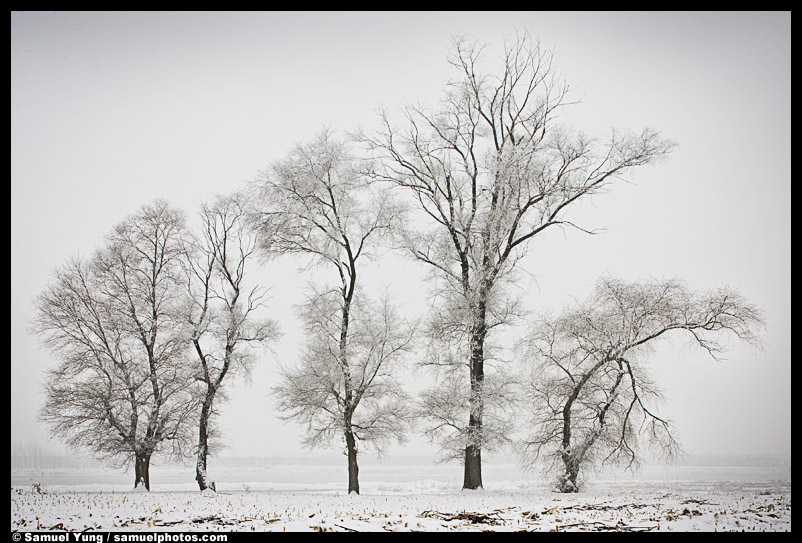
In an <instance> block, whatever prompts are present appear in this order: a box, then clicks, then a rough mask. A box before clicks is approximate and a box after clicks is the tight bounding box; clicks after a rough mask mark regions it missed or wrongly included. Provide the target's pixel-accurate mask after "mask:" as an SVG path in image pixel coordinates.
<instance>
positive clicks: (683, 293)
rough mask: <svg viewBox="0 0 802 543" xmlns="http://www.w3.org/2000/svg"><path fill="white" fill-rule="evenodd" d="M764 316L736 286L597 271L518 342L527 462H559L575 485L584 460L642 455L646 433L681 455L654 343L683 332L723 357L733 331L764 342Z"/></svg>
mask: <svg viewBox="0 0 802 543" xmlns="http://www.w3.org/2000/svg"><path fill="white" fill-rule="evenodd" d="M762 323H763V317H762V315H761V312H760V311H759V310H758V309H757V308H756V307H754V306H753V305H751V304H750V303H748V302H747V301H746V300H744V298H743V297H742V296H741V295H740V294H739V293H738V292H736V291H735V290H733V289H730V288H721V289H718V290H713V291H710V292H701V293H695V292H692V291H690V290H689V289H688V288H687V287H685V286H684V285H683V284H682V283H681V282H679V281H677V280H661V281H658V280H651V281H637V282H625V281H621V280H616V279H612V278H606V279H602V280H600V281H599V283H598V285H597V288H596V290H595V292H594V293H593V295H592V296H591V297H590V298H589V299H588V300H587V301H585V302H584V303H577V304H575V305H574V306H571V307H568V308H566V309H565V310H564V311H563V313H562V314H561V315H559V316H558V317H554V318H552V317H546V318H543V319H542V320H540V321H539V322H536V323H535V324H534V325H533V327H532V329H531V331H530V333H529V334H528V336H527V337H526V338H525V339H524V340H523V341H522V342H521V344H520V346H519V357H520V359H521V361H522V363H523V364H524V365H525V366H527V367H528V369H529V371H530V378H529V380H528V386H527V389H526V400H527V402H528V406H529V416H530V417H531V420H530V422H531V426H530V432H529V435H528V437H526V439H525V442H524V447H525V449H524V450H525V454H526V460H527V463H528V464H533V463H534V462H535V461H536V460H537V459H540V458H543V459H547V460H550V463H549V465H550V466H555V465H556V466H560V465H561V467H560V468H559V471H560V475H559V477H558V480H557V488H558V490H560V491H561V492H576V491H577V490H578V488H579V487H578V482H577V477H578V476H579V472H580V469H581V468H582V466H587V465H591V464H593V463H596V462H601V463H606V462H610V463H623V464H624V465H626V466H627V467H631V466H633V464H635V463H637V460H638V455H639V454H640V452H639V451H640V448H641V442H640V438H642V437H643V438H646V442H647V443H648V444H649V445H650V446H652V447H653V448H654V449H655V450H656V451H657V452H659V453H661V454H663V455H666V456H669V457H670V456H673V455H676V454H677V453H678V452H679V451H680V450H681V449H680V446H679V443H678V442H677V440H676V439H675V437H674V434H673V432H672V425H671V423H670V421H669V420H668V419H667V418H664V417H662V416H660V415H658V414H657V413H656V411H655V406H654V401H655V400H656V399H659V398H660V389H659V386H658V383H655V382H653V380H652V379H651V378H650V376H649V372H648V365H647V361H648V359H649V353H650V352H652V350H653V348H654V347H655V346H656V344H657V343H658V341H659V340H660V339H661V338H665V337H667V336H670V335H685V336H687V337H688V338H689V339H690V340H691V341H692V342H695V343H696V344H697V345H699V346H700V347H701V348H703V349H704V350H705V351H706V352H707V353H709V354H710V355H711V356H712V357H714V358H718V357H719V356H720V355H721V354H722V353H723V352H724V351H725V350H726V344H725V343H724V342H723V340H726V339H727V336H731V337H735V338H739V339H740V340H742V341H745V342H747V343H749V344H752V345H760V340H759V338H758V336H757V334H756V330H758V329H759V328H760V326H762Z"/></svg>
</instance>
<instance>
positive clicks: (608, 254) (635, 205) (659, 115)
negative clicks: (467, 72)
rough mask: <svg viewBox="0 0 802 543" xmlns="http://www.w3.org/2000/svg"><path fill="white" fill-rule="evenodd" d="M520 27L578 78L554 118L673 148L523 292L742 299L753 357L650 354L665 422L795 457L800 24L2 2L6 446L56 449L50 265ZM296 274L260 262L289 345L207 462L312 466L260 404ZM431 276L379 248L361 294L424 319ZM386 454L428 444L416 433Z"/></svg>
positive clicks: (731, 16) (429, 91) (407, 91)
mask: <svg viewBox="0 0 802 543" xmlns="http://www.w3.org/2000/svg"><path fill="white" fill-rule="evenodd" d="M518 28H526V29H529V30H530V31H531V33H532V34H533V35H534V36H537V37H539V39H540V41H541V45H542V46H543V47H544V48H548V49H552V50H553V51H554V65H555V68H556V69H557V70H558V71H559V72H560V73H561V74H562V75H563V76H564V78H565V80H566V81H567V83H568V84H569V85H570V86H571V88H572V95H571V97H572V99H575V100H576V101H577V104H576V105H575V106H572V107H571V108H568V109H567V110H565V113H564V114H563V116H562V117H561V121H564V122H566V123H569V124H570V125H572V126H574V127H575V128H577V129H581V130H583V131H585V132H587V133H588V134H591V135H594V136H599V137H605V136H607V135H608V134H609V130H610V127H611V126H616V127H620V128H624V129H640V128H642V127H644V126H650V127H654V128H656V129H658V130H660V131H661V132H662V134H663V135H664V136H665V137H666V138H668V139H670V140H673V141H675V142H677V144H678V149H677V150H676V151H675V152H674V153H672V154H671V156H670V157H669V159H668V160H667V161H666V162H664V163H661V164H659V165H657V166H651V167H647V168H644V169H641V170H638V171H636V172H634V175H633V176H632V179H631V183H628V184H619V185H618V186H616V187H615V188H614V189H613V190H612V191H610V192H609V193H608V194H605V195H603V196H600V197H596V198H594V199H593V200H592V201H589V202H587V203H585V204H583V205H582V206H580V208H578V209H576V210H574V212H573V214H572V217H574V218H576V220H577V222H581V224H582V225H583V226H585V227H587V228H589V229H602V230H603V233H601V234H599V235H593V236H589V235H586V234H583V233H581V232H579V231H575V230H563V231H557V230H555V231H554V232H551V233H549V234H547V235H546V236H543V237H541V238H539V239H538V240H537V242H536V243H534V244H533V245H532V246H531V247H530V248H529V251H528V256H527V258H526V259H525V260H524V261H523V262H522V264H521V267H522V269H523V270H525V272H526V273H525V274H524V275H523V278H522V280H521V281H520V283H519V285H518V289H519V295H520V297H521V299H522V300H523V301H524V302H525V303H526V305H527V306H528V307H530V308H531V309H532V310H534V311H541V310H554V311H557V310H559V309H560V308H561V307H562V306H563V305H564V304H565V303H566V302H567V301H569V300H573V299H574V298H578V299H583V298H584V297H585V296H586V295H587V294H588V293H589V292H590V290H591V288H592V286H593V283H594V281H595V279H596V278H597V277H598V276H599V275H601V274H605V273H607V274H612V275H617V276H621V277H623V278H626V279H638V278H646V277H650V276H651V277H678V278H681V279H682V280H684V281H685V282H687V284H688V285H689V286H691V287H692V288H700V289H702V288H713V287H718V286H722V285H729V286H732V287H735V288H737V289H739V290H740V291H741V292H742V294H743V295H744V296H745V297H746V298H747V299H749V300H750V301H752V302H753V303H755V304H757V305H758V306H759V307H760V308H761V309H762V310H763V311H764V312H765V314H766V316H767V328H766V330H765V331H764V336H763V339H764V341H765V344H766V348H765V350H763V351H757V350H755V349H752V348H749V347H744V346H740V345H737V344H734V345H733V348H732V349H731V350H730V351H729V353H728V354H727V356H726V360H725V361H721V362H716V361H714V360H712V359H711V358H710V357H709V356H708V355H706V354H705V353H704V352H701V350H700V349H698V348H691V347H688V345H687V344H686V343H684V342H681V341H670V342H666V343H664V344H663V345H662V346H661V348H660V349H659V350H658V351H657V352H655V355H654V357H653V360H652V364H651V367H652V369H653V372H654V376H655V378H656V379H657V380H658V382H659V383H661V384H662V387H663V390H664V392H665V395H666V399H665V402H664V403H663V404H662V405H661V406H660V412H661V413H663V414H665V415H666V416H668V417H669V418H672V419H673V420H674V422H675V424H676V428H677V432H678V436H679V438H680V440H681V442H682V444H683V445H684V447H685V449H686V450H688V451H692V452H696V453H705V454H764V453H767V454H768V453H770V454H782V455H786V454H787V455H788V456H790V453H791V307H790V306H791V15H790V12H788V13H721V12H717V13H695V12H694V13H659V12H657V13H656V12H648V13H583V12H570V13H539V12H499V13H494V12H481V13H478V12H454V13H446V12H434V13H430V12H398V13H394V12H378V13H371V12H358V13H317V12H303V13H293V12H276V13H274V12H258V13H241V12H237V13H213V12H204V13H147V12H145V13H143V12H137V13H121V12H112V13H98V12H93V13H75V12H66V13H46V12H12V15H11V443H12V448H13V447H14V446H15V445H20V444H25V445H30V444H42V446H48V447H58V444H55V443H50V442H49V438H48V431H47V429H46V428H45V427H44V426H43V425H42V423H40V422H39V421H38V419H37V412H38V410H39V408H40V406H41V404H42V402H43V397H42V385H41V383H42V382H43V379H44V372H45V371H46V369H47V368H49V367H52V366H53V365H54V364H55V363H56V359H55V358H54V357H53V355H52V354H50V353H49V352H47V351H46V350H44V349H43V348H42V346H41V345H40V344H39V342H38V340H37V338H36V337H34V336H32V335H31V334H30V333H29V329H30V324H31V319H32V316H33V307H34V300H35V297H36V296H37V294H38V293H39V292H41V290H42V289H43V288H44V286H45V285H46V284H47V282H48V280H49V278H50V274H51V272H52V271H53V269H54V268H55V267H56V266H58V265H60V264H61V263H63V262H64V261H65V260H66V259H67V258H69V257H71V256H74V255H82V256H88V255H90V254H91V253H92V251H94V250H95V249H97V248H98V247H99V246H100V245H101V244H102V241H103V237H104V235H105V234H106V233H108V232H109V230H110V229H111V228H112V227H113V226H114V225H115V224H116V223H118V222H119V221H120V220H121V219H123V218H124V217H125V216H126V215H128V214H129V213H131V212H133V211H135V210H136V209H137V208H138V207H139V206H140V205H142V204H145V203H147V202H150V201H152V200H153V199H155V198H164V199H166V200H168V201H169V202H171V203H172V204H174V205H175V206H178V207H180V208H182V209H183V210H184V211H185V212H186V213H187V215H188V216H189V217H190V218H191V217H194V214H195V213H196V212H197V210H198V208H199V205H200V202H201V201H202V200H204V199H208V198H211V197H213V196H214V195H216V194H221V193H227V192H230V191H232V190H234V189H236V188H239V187H241V186H242V184H243V183H244V182H246V181H247V180H249V179H252V178H253V177H254V176H255V175H256V173H257V172H258V171H259V170H260V169H263V168H265V167H266V166H267V165H268V164H270V162H271V161H273V160H276V159H279V158H281V157H282V156H284V155H285V154H286V152H287V151H288V150H289V148H290V147H291V146H292V145H293V144H294V143H297V142H300V141H303V140H306V139H309V138H311V137H312V136H313V135H314V134H315V133H317V132H318V131H319V129H320V128H321V127H322V126H328V127H331V128H333V129H335V130H338V131H341V132H345V131H348V130H353V129H356V128H358V127H364V128H366V129H370V128H371V127H373V126H375V125H376V123H377V120H378V117H377V114H376V110H377V108H378V107H379V106H380V105H384V106H385V107H387V108H388V109H392V108H397V107H399V106H401V105H402V104H403V103H405V102H418V101H420V102H421V103H425V104H430V105H434V104H435V103H436V101H437V100H439V99H440V97H441V92H442V90H443V88H444V84H445V82H446V81H447V80H448V79H449V78H450V77H453V76H455V75H456V74H455V73H454V72H453V71H452V70H451V67H450V66H449V65H448V63H447V62H446V58H447V54H448V50H449V46H450V43H451V39H452V37H453V36H456V35H459V34H464V35H466V36H469V37H471V38H476V39H479V40H482V41H484V42H487V43H488V50H487V55H488V59H492V58H496V57H498V56H499V55H500V54H501V50H502V49H501V48H502V44H503V40H504V38H505V37H510V36H512V35H513V34H514V32H515V30H516V29H518ZM298 264H299V262H297V261H292V260H286V261H282V262H276V263H270V264H261V265H260V268H259V269H258V270H255V271H254V272H253V276H252V278H253V280H254V282H259V283H260V284H261V285H263V286H265V287H267V288H269V289H270V300H269V307H270V311H271V312H272V314H273V315H274V316H276V318H278V319H279V320H280V321H281V324H282V329H283V336H282V339H281V340H280V342H278V343H277V344H276V345H274V346H273V348H272V349H269V350H266V351H265V352H264V355H263V356H262V357H260V360H259V363H258V364H257V366H256V368H255V370H254V372H253V374H252V376H251V379H250V380H249V381H238V382H236V383H232V384H231V388H230V390H229V397H230V400H229V401H228V402H227V403H226V404H225V405H224V406H223V407H222V408H221V417H220V419H219V423H220V426H221V428H222V429H223V431H224V433H225V436H226V441H227V442H228V448H227V449H226V450H225V451H224V453H221V454H225V455H227V456H233V457H248V456H282V455H288V456H299V455H306V454H310V453H308V452H306V451H301V450H299V438H300V435H301V429H300V428H298V427H297V426H296V425H294V424H293V423H291V422H283V421H280V420H278V419H277V418H276V417H275V415H274V414H273V404H272V402H273V400H272V398H271V397H270V391H269V388H270V386H272V385H273V384H274V383H275V380H276V376H277V368H278V366H279V365H280V364H285V365H286V364H291V363H292V362H293V360H294V357H295V356H296V353H297V346H298V345H299V342H300V340H301V339H302V337H301V335H300V329H299V326H298V322H297V321H296V318H295V309H294V304H296V303H297V302H298V301H299V293H300V292H301V289H302V288H303V287H304V285H305V281H306V279H305V278H304V277H303V276H302V275H300V274H298V273H297V266H298ZM425 271H426V270H424V269H422V268H421V267H420V265H418V264H416V263H414V262H411V261H409V260H407V259H405V258H404V257H403V256H401V255H394V254H391V255H387V256H386V258H385V259H383V260H381V261H377V262H375V263H374V264H373V266H372V267H371V268H370V269H369V270H368V271H367V272H366V277H367V279H366V281H367V283H368V284H369V285H371V286H372V287H375V288H383V287H384V286H388V287H389V288H390V290H391V292H392V293H393V294H394V296H395V298H396V300H398V301H399V303H401V305H402V307H403V309H404V311H406V312H407V313H408V314H409V315H411V316H415V315H418V316H421V315H422V311H424V310H425V307H426V300H427V291H426V288H425V287H426V281H425ZM519 333H521V330H520V329H511V330H509V331H508V332H507V334H509V337H510V338H514V337H515V336H516V334H519ZM414 371H415V370H411V372H414ZM419 384H420V383H419V382H417V383H411V388H414V387H415V386H417V385H419ZM321 452H322V453H331V452H334V451H331V450H323V451H321ZM388 454H389V455H390V456H391V457H405V456H416V457H417V456H426V455H436V454H437V450H436V449H435V448H434V447H433V446H431V445H430V444H429V443H428V442H427V441H426V440H425V439H423V438H422V437H420V436H417V435H413V436H411V441H410V443H408V444H407V445H405V446H397V447H393V448H392V449H391V450H390V451H388Z"/></svg>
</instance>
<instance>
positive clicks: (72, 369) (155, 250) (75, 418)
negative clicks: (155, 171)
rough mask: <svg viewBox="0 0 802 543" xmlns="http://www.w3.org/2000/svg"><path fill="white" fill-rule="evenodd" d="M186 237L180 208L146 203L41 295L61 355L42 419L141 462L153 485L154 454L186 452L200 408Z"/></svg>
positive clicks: (139, 473)
mask: <svg viewBox="0 0 802 543" xmlns="http://www.w3.org/2000/svg"><path fill="white" fill-rule="evenodd" d="M184 235H185V230H184V219H183V216H182V214H181V213H180V212H178V211H176V210H174V209H172V208H170V207H169V206H168V205H167V204H166V203H165V202H162V201H156V202H154V203H153V204H150V205H146V206H143V207H142V208H141V209H140V210H139V211H138V212H137V213H136V214H134V215H132V216H130V217H129V218H127V219H126V220H125V221H123V222H122V223H120V224H119V225H118V226H117V227H116V228H114V230H113V232H112V233H111V234H110V235H109V236H108V237H107V239H106V243H105V245H104V247H103V248H102V249H101V250H99V251H98V252H97V253H96V254H95V255H94V256H93V257H92V258H90V259H88V260H86V261H84V260H82V259H79V258H75V259H73V260H71V261H70V262H68V263H67V264H66V265H64V266H62V267H61V268H59V269H58V270H56V272H55V277H54V279H53V281H52V283H51V284H50V285H49V286H48V287H47V288H46V289H45V290H44V292H43V293H42V294H41V295H40V296H39V298H38V300H37V316H36V319H35V323H34V330H35V332H37V333H38V334H39V335H40V337H41V338H42V339H43V341H44V343H45V344H46V345H47V346H48V347H49V348H50V349H51V350H52V351H53V353H54V354H55V355H56V356H58V358H59V360H60V362H59V365H58V366H57V367H56V368H54V369H52V370H50V371H49V372H48V376H47V381H46V385H45V386H46V394H47V397H46V401H45V405H44V407H43V408H42V412H41V418H42V419H43V420H44V421H45V422H47V423H48V424H49V425H50V426H51V428H52V433H53V434H54V435H55V436H57V437H60V438H63V439H64V440H65V441H66V442H67V443H69V444H70V445H72V446H76V447H80V448H85V449H88V450H90V451H92V452H93V453H95V454H97V455H98V456H100V457H103V458H108V459H118V460H122V461H124V462H130V461H133V463H134V472H135V478H134V486H135V487H139V486H144V487H145V488H146V489H148V490H150V475H149V468H150V460H151V457H152V455H153V454H155V453H159V452H162V453H167V454H175V455H182V454H185V453H186V448H187V445H188V443H189V442H190V440H189V433H188V432H187V431H186V430H187V424H186V421H187V419H188V418H189V417H190V416H191V414H192V413H193V410H194V408H195V402H194V397H193V395H192V387H191V383H192V380H191V376H190V375H189V373H188V372H187V371H186V364H185V362H186V359H185V354H186V349H185V342H184V340H183V338H182V336H181V334H180V328H181V323H180V310H179V308H180V306H181V301H180V300H179V296H178V293H179V292H181V289H180V284H181V271H180V269H181V268H180V262H181V260H182V259H183V258H184V245H183V242H182V239H183V236H184Z"/></svg>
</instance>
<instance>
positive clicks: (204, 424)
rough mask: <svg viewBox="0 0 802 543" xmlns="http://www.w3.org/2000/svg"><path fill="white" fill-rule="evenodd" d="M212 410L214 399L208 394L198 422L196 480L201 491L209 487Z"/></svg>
mask: <svg viewBox="0 0 802 543" xmlns="http://www.w3.org/2000/svg"><path fill="white" fill-rule="evenodd" d="M211 411H212V399H211V397H210V396H209V395H208V394H207V396H206V400H205V401H204V402H203V406H202V407H201V414H200V422H199V423H198V459H197V464H196V466H195V480H196V481H198V488H199V489H200V491H201V492H203V491H204V490H206V489H207V488H209V484H208V482H207V480H206V458H207V457H208V456H209V414H210V413H211Z"/></svg>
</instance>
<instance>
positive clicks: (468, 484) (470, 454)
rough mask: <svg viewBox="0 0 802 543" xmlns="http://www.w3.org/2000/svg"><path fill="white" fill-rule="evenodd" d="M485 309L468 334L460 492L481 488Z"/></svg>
mask: <svg viewBox="0 0 802 543" xmlns="http://www.w3.org/2000/svg"><path fill="white" fill-rule="evenodd" d="M485 334H486V330H485V306H484V304H480V307H479V314H478V324H477V325H476V326H475V327H474V331H473V333H472V334H471V366H470V370H471V397H470V399H469V402H468V403H469V406H470V411H471V412H470V417H469V419H468V439H469V443H468V445H467V446H466V447H465V473H464V477H463V482H462V488H463V490H465V489H467V490H476V489H478V488H483V486H482V445H481V444H482V414H483V411H484V397H483V394H484V391H483V390H482V386H483V385H484V380H485V372H484V342H485Z"/></svg>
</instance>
